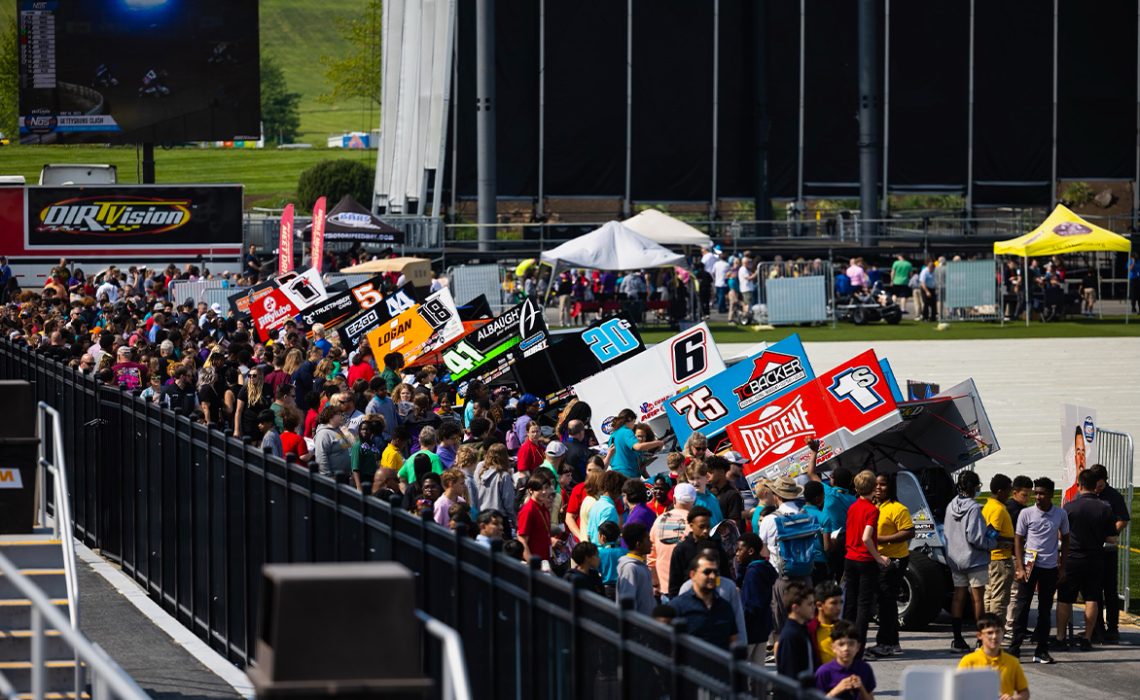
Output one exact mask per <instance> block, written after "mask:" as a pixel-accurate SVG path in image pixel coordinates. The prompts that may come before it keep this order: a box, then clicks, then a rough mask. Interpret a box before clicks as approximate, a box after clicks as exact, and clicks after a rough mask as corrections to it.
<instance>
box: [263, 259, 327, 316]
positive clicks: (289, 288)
mask: <svg viewBox="0 0 1140 700" xmlns="http://www.w3.org/2000/svg"><path fill="white" fill-rule="evenodd" d="M275 281H276V282H277V287H278V288H279V289H280V290H281V292H282V293H283V294H284V295H285V296H286V297H288V298H289V301H290V302H292V303H293V306H295V307H296V308H297V309H298V310H299V311H303V310H305V309H307V308H309V307H311V306H313V305H315V304H319V303H321V302H322V301H324V300H326V299H328V297H329V295H328V292H327V291H325V284H324V282H322V281H321V276H320V274H319V273H318V272H317V271H316V270H314V269H313V268H311V267H310V268H309V269H308V270H305V271H304V272H302V273H301V274H297V273H296V272H288V273H286V274H283V275H278V277H277V279H276V280H275Z"/></svg>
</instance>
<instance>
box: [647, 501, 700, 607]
mask: <svg viewBox="0 0 1140 700" xmlns="http://www.w3.org/2000/svg"><path fill="white" fill-rule="evenodd" d="M696 498H697V490H696V489H694V488H693V487H692V486H691V485H690V484H677V488H676V490H674V492H673V507H672V508H671V509H669V510H668V511H666V512H664V513H662V514H661V515H659V516H657V520H655V521H654V522H653V528H652V529H651V530H650V531H649V537H650V539H651V540H652V542H653V548H652V549H651V550H650V552H649V558H648V564H649V568H650V569H651V570H652V572H653V589H654V592H655V593H657V594H658V595H660V596H661V599H662V600H665V601H666V602H668V598H669V582H670V580H671V579H670V566H671V564H672V561H673V549H674V548H675V547H676V546H677V544H678V543H680V542H681V540H683V539H684V538H685V535H687V534H688V533H689V511H690V510H691V509H692V507H693V503H694V502H696Z"/></svg>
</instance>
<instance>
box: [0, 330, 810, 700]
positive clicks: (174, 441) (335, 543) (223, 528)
mask: <svg viewBox="0 0 1140 700" xmlns="http://www.w3.org/2000/svg"><path fill="white" fill-rule="evenodd" d="M0 379H26V380H28V381H31V382H32V383H33V384H34V387H35V395H36V400H37V401H45V402H47V403H48V404H49V405H52V406H55V407H56V408H58V409H59V411H60V415H61V419H62V420H61V423H62V433H63V434H62V436H61V437H62V442H63V449H64V453H65V455H66V464H67V468H68V470H69V471H70V474H69V476H70V477H71V480H70V483H71V485H72V488H71V506H72V513H73V515H74V519H75V532H76V536H77V537H79V538H80V539H81V540H82V541H83V542H84V543H85V544H86V545H88V546H89V547H92V548H98V549H100V550H101V552H102V554H103V556H105V557H107V558H109V559H111V560H113V561H115V562H117V563H118V564H120V565H121V566H122V569H123V571H124V572H125V573H126V574H127V575H128V576H130V577H131V578H133V579H134V580H135V581H136V582H138V584H139V585H141V586H142V587H143V588H144V589H145V590H146V591H147V593H148V595H149V596H150V597H151V598H152V599H153V600H154V601H155V602H156V603H158V604H159V605H161V606H162V607H163V609H164V610H166V612H167V613H169V614H170V615H171V616H173V617H175V618H176V619H177V620H178V621H179V622H180V623H181V624H183V625H185V626H186V627H187V628H189V629H190V630H191V631H193V632H194V633H195V634H196V635H197V636H199V637H200V638H202V639H203V640H204V641H205V642H207V643H208V644H210V646H211V647H213V648H214V649H215V650H217V651H218V652H219V653H222V654H223V655H225V656H226V657H228V658H229V659H230V660H231V661H232V662H234V663H238V664H243V665H248V664H249V663H250V661H251V660H252V658H253V655H254V652H255V646H256V629H255V628H256V620H257V611H258V609H259V605H260V595H261V590H260V585H261V567H262V565H263V564H265V563H286V562H332V561H374V560H380V561H384V560H390V561H396V562H399V563H401V564H403V565H405V566H407V567H408V568H409V569H411V570H412V571H413V572H415V573H416V607H417V608H419V609H421V610H423V611H424V612H426V613H427V614H428V615H431V616H432V617H434V618H436V619H438V620H440V621H441V622H443V623H444V624H446V625H449V626H451V627H452V628H454V629H456V630H457V631H458V632H459V634H460V636H461V638H462V639H463V641H464V650H465V655H466V662H467V667H468V669H470V670H471V687H472V692H473V694H474V696H475V697H478V698H496V699H497V698H530V697H551V698H591V697H595V696H597V695H598V694H599V693H602V694H607V693H608V694H615V695H616V694H618V693H620V694H621V695H622V696H623V697H633V696H635V695H642V694H644V695H646V696H647V697H648V696H651V695H652V696H653V697H664V696H668V697H673V698H687V697H709V698H746V697H757V696H759V697H764V696H765V694H766V693H767V692H768V691H770V690H778V691H782V692H783V693H784V696H785V697H789V698H797V699H806V698H813V699H819V698H822V697H823V695H822V694H820V693H818V692H817V691H814V690H805V689H802V688H799V687H797V685H796V684H795V682H793V681H792V680H791V679H788V678H784V677H782V676H778V675H776V674H775V673H774V672H773V671H771V670H768V669H765V668H764V667H762V666H757V665H754V664H751V663H749V662H747V661H745V649H744V647H742V646H738V647H737V648H735V649H733V650H732V651H731V652H730V651H728V650H724V649H718V648H715V647H712V646H710V645H708V644H707V643H705V642H703V641H701V640H699V639H697V638H695V637H692V636H689V635H687V634H683V633H682V632H681V630H680V628H679V627H676V626H675V627H669V626H665V625H662V624H659V623H657V622H655V621H654V620H652V619H651V618H649V617H646V616H644V615H641V614H639V613H635V612H632V611H630V610H628V609H626V608H624V607H622V606H619V605H617V604H616V603H614V602H613V601H611V600H608V599H605V598H602V597H600V596H597V595H595V594H593V593H589V592H586V591H583V590H581V589H575V588H573V587H571V586H570V585H569V584H568V583H567V582H565V581H563V580H561V579H556V578H554V577H552V576H549V575H546V574H543V573H541V572H540V571H539V569H538V567H537V562H532V565H531V566H526V565H523V564H521V563H519V562H517V561H514V560H511V559H509V558H508V557H507V556H506V555H504V554H501V553H496V552H492V551H491V550H488V549H485V548H483V547H481V546H479V545H477V544H476V543H475V542H474V541H472V540H470V539H467V538H465V537H462V536H460V535H459V534H458V533H455V532H452V531H450V530H447V529H445V528H442V527H440V526H438V525H436V524H435V523H434V522H432V521H430V520H428V519H423V518H420V517H417V516H415V515H412V514H410V513H407V512H404V511H402V510H399V509H398V508H395V507H393V506H392V505H391V504H389V503H386V502H383V501H381V500H379V499H376V498H373V497H371V496H363V495H361V494H359V493H358V492H356V491H355V490H354V489H352V488H351V487H349V486H347V485H343V484H337V483H336V482H335V481H333V480H332V479H328V478H325V477H322V476H320V475H318V474H315V473H313V472H311V471H310V470H309V469H308V468H307V467H305V466H303V465H301V464H298V463H295V462H286V461H283V460H281V459H279V458H276V457H271V456H268V455H266V454H265V453H264V452H263V451H262V450H260V449H258V448H257V447H255V446H253V445H250V444H246V443H242V442H241V441H239V440H237V439H235V438H232V437H229V436H226V435H224V434H222V433H221V432H220V431H217V430H211V429H208V428H207V427H206V426H204V425H201V424H193V423H191V422H190V419H189V418H188V417H187V416H184V415H178V414H176V413H174V412H172V411H170V410H167V409H165V408H161V407H159V406H156V405H154V404H151V403H147V402H146V401H144V400H142V399H139V398H137V397H135V396H132V395H131V394H129V393H126V392H123V391H122V390H120V389H119V388H117V387H110V386H101V385H99V384H98V383H97V382H96V381H95V380H94V379H91V378H89V377H85V376H81V375H79V374H77V373H76V372H75V371H73V370H71V369H69V368H67V367H65V366H64V365H62V364H60V363H58V362H56V361H54V360H50V359H48V358H46V357H44V356H43V355H40V354H38V353H33V352H30V351H28V350H27V349H25V348H19V347H16V346H13V345H12V344H10V343H9V342H8V341H6V340H0ZM360 604H361V605H367V604H368V601H367V600H362V601H360ZM433 659H434V660H433ZM439 659H440V655H439V654H427V655H426V656H425V664H427V665H428V668H427V670H428V672H429V674H430V675H432V676H433V677H435V678H441V677H442V670H441V669H440V668H438V667H437V668H431V666H430V665H431V664H433V663H434V664H437V665H438V664H439V663H441V661H440V660H439Z"/></svg>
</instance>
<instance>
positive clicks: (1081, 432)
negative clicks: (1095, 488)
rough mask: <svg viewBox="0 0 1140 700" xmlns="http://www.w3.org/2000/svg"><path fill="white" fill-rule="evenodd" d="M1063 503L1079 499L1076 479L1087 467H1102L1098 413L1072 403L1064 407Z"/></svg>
mask: <svg viewBox="0 0 1140 700" xmlns="http://www.w3.org/2000/svg"><path fill="white" fill-rule="evenodd" d="M1061 449H1062V454H1063V457H1062V461H1061V483H1060V484H1059V485H1060V486H1061V489H1062V491H1061V503H1068V502H1069V501H1071V500H1073V499H1074V498H1076V497H1077V494H1078V493H1079V491H1080V489H1079V488H1078V487H1077V477H1078V476H1080V473H1081V472H1082V471H1084V470H1085V467H1086V466H1092V465H1094V464H1099V463H1100V445H1099V444H1098V443H1097V440H1096V409H1095V408H1087V407H1085V406H1076V405H1074V404H1071V403H1067V404H1063V405H1062V407H1061Z"/></svg>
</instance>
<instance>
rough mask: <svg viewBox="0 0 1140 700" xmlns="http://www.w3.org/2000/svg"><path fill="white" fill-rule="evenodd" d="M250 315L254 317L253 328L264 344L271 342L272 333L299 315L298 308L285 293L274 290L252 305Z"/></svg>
mask: <svg viewBox="0 0 1140 700" xmlns="http://www.w3.org/2000/svg"><path fill="white" fill-rule="evenodd" d="M249 313H250V316H252V317H253V327H254V329H255V330H256V331H257V335H258V337H259V338H261V342H263V343H264V342H265V341H267V340H269V337H270V334H271V333H272V331H274V330H276V329H278V328H280V327H281V326H283V325H285V322H286V321H288V320H289V319H291V318H293V317H294V316H296V315H297V307H296V306H293V302H291V301H289V297H288V296H286V295H285V292H283V291H282V290H280V289H274V290H272V291H270V292H269V293H268V294H265V295H264V296H262V297H261V298H259V299H256V300H255V301H254V302H253V303H252V304H250V307H249Z"/></svg>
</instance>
